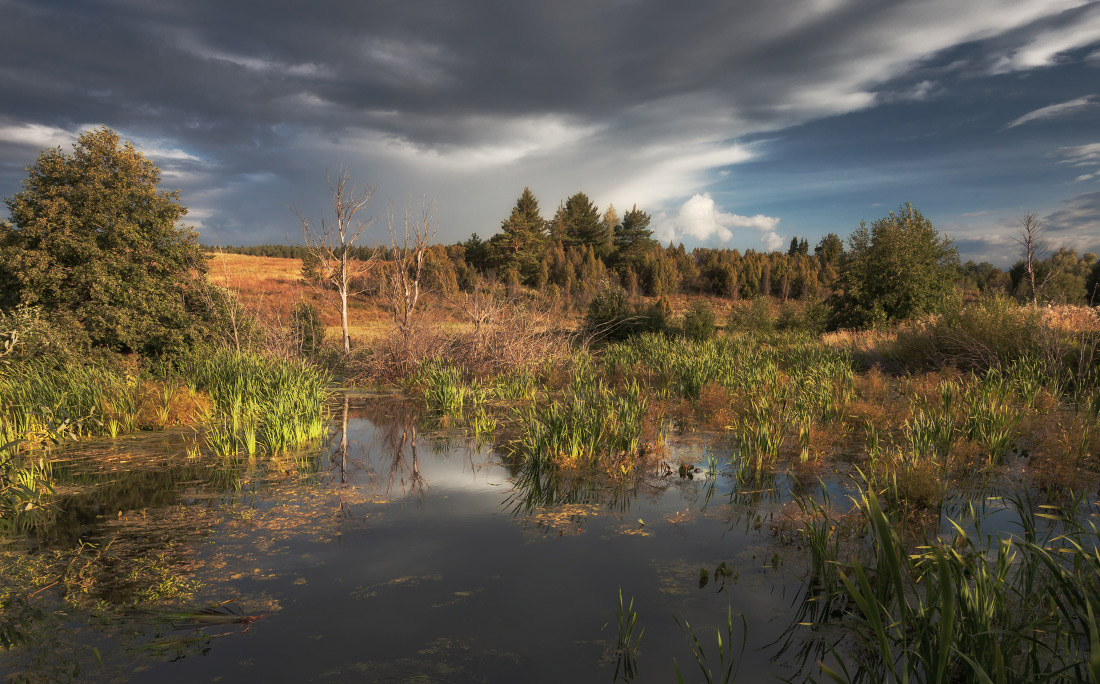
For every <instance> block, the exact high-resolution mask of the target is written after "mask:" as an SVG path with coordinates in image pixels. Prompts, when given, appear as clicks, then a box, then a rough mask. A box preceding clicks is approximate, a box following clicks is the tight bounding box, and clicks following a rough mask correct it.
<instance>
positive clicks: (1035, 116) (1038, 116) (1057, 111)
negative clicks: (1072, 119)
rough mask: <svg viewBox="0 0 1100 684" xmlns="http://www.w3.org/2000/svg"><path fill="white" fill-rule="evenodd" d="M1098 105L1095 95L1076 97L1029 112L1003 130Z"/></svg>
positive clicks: (1099, 102) (1077, 112)
mask: <svg viewBox="0 0 1100 684" xmlns="http://www.w3.org/2000/svg"><path fill="white" fill-rule="evenodd" d="M1098 105H1100V101H1098V100H1097V97H1096V95H1086V96H1084V97H1078V98H1075V99H1073V100H1068V101H1066V102H1059V103H1057V104H1052V105H1047V106H1046V107H1040V108H1039V109H1036V110H1034V111H1030V112H1028V113H1027V114H1024V115H1023V116H1021V117H1020V118H1018V119H1015V120H1013V121H1012V122H1010V123H1009V124H1007V125H1006V126H1005V129H1006V130H1007V129H1009V128H1016V127H1017V126H1022V125H1023V124H1026V123H1030V122H1032V121H1041V120H1043V119H1055V118H1058V117H1062V116H1070V115H1072V114H1079V113H1080V112H1083V111H1085V110H1088V109H1093V108H1095V107H1096V106H1098Z"/></svg>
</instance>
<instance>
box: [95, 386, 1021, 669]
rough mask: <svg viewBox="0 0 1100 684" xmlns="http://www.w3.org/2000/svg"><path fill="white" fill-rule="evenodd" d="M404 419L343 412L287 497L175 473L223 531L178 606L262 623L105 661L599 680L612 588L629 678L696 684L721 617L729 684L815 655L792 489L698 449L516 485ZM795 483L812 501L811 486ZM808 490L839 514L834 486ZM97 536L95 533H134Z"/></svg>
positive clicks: (474, 454)
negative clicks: (163, 653) (738, 652)
mask: <svg viewBox="0 0 1100 684" xmlns="http://www.w3.org/2000/svg"><path fill="white" fill-rule="evenodd" d="M418 418H419V417H418V416H417V413H416V411H415V409H413V408H411V407H408V406H404V405H401V404H395V403H392V402H391V403H389V404H382V403H380V402H378V403H374V402H365V403H364V402H356V403H353V404H352V405H351V406H350V407H349V419H348V421H347V438H348V439H347V444H348V449H347V451H346V453H344V452H343V451H342V450H341V449H340V445H341V444H342V443H343V442H342V432H341V428H342V422H343V421H342V406H338V407H337V408H336V424H337V432H336V435H335V438H334V439H333V440H332V441H331V442H330V443H329V445H328V446H326V448H325V450H324V452H323V453H322V455H321V466H320V470H321V473H320V478H314V479H319V480H320V485H318V486H309V485H297V484H294V481H293V480H292V479H288V480H286V482H284V483H282V484H276V485H265V486H258V487H253V488H252V489H250V490H249V491H248V493H247V496H244V495H237V496H235V497H227V498H223V499H218V498H214V499H210V498H205V499H204V498H202V497H197V496H194V492H195V485H194V482H193V478H192V474H191V473H190V471H188V472H187V473H185V474H184V475H182V476H181V478H180V479H181V482H182V483H181V484H180V486H179V489H180V490H181V491H186V492H187V495H186V496H181V497H180V499H179V500H178V501H177V503H182V504H184V508H185V510H190V511H191V513H190V515H191V517H193V518H194V520H195V521H196V522H195V524H196V525H197V526H200V527H201V525H202V524H205V523H200V522H199V521H200V513H203V514H205V515H211V514H212V513H217V514H220V515H221V516H222V517H221V518H220V519H217V520H215V521H214V522H212V523H210V525H212V527H211V529H210V530H209V533H208V534H207V533H206V532H205V531H204V532H203V534H202V535H200V536H199V537H197V539H198V540H199V541H197V542H195V547H194V548H193V549H191V551H190V552H191V553H192V554H193V556H194V561H195V566H196V567H197V568H198V570H197V571H196V576H197V577H200V578H202V579H204V580H205V581H207V590H206V591H205V593H203V594H201V595H200V597H199V598H198V599H197V600H200V601H205V602H215V601H223V600H229V599H236V600H238V601H239V602H240V603H241V604H242V605H245V606H248V605H262V604H265V602H266V603H269V604H270V605H272V606H277V608H272V609H271V610H270V611H266V610H265V609H255V610H254V612H269V613H270V614H268V615H266V616H265V617H264V618H262V619H260V620H258V621H256V622H255V623H254V624H253V625H252V626H251V628H250V629H249V630H248V631H247V632H246V633H227V634H226V635H225V636H224V637H216V638H213V639H211V640H210V641H209V643H207V644H205V647H204V648H205V650H206V652H205V654H204V655H199V651H200V650H202V649H192V650H190V651H186V650H185V653H184V654H185V655H186V657H183V658H182V659H180V660H177V661H176V662H171V663H169V662H165V660H166V659H150V658H148V657H139V658H137V659H135V660H133V661H129V660H126V658H128V657H129V656H119V655H118V654H117V653H116V654H114V655H108V661H109V663H112V664H114V665H115V666H118V665H120V664H122V665H123V666H124V669H125V670H127V671H129V672H130V674H129V678H130V681H139V682H143V681H149V682H201V681H252V680H254V679H255V680H259V679H267V680H272V681H293V682H298V681H318V682H344V681H348V682H358V681H439V682H476V681H491V682H497V681H506V682H513V681H524V682H562V681H585V682H587V681H607V680H609V679H611V678H612V675H613V673H614V672H615V654H614V645H615V639H616V624H615V621H616V609H617V606H618V596H619V591H620V589H621V590H622V593H623V595H624V598H625V599H626V601H627V602H629V601H630V599H631V598H632V597H633V599H634V607H635V609H636V610H637V611H638V613H639V630H640V629H641V628H644V629H645V635H644V637H643V639H642V641H641V646H640V650H639V655H638V661H637V668H638V669H637V671H638V677H637V678H636V679H635V680H634V681H638V682H668V681H674V680H675V675H674V671H673V660H674V659H675V660H676V661H677V662H678V663H679V664H680V667H681V669H682V670H683V672H684V674H685V676H686V677H687V679H688V681H694V680H695V679H697V678H696V677H695V674H696V672H697V670H696V665H695V662H694V658H693V656H692V653H691V650H690V648H689V647H688V644H687V641H686V638H685V637H686V632H685V630H684V629H683V627H682V626H681V625H680V624H678V623H677V621H676V619H677V618H678V619H679V620H680V621H681V622H682V621H684V620H686V621H687V622H689V623H690V624H691V625H692V626H693V627H694V628H695V630H696V633H697V634H698V636H699V639H700V641H701V642H702V643H703V644H704V647H705V648H706V650H707V652H708V653H710V654H711V655H712V656H713V655H716V648H717V642H716V638H715V629H716V628H717V627H719V626H723V627H724V623H725V619H726V612H727V607H730V608H732V610H733V612H734V615H735V616H738V614H739V613H744V614H745V615H746V617H747V619H748V625H749V628H748V634H747V642H748V643H747V648H746V652H745V655H744V659H743V664H742V671H741V677H740V678H739V680H738V681H748V682H753V681H774V676H775V675H783V676H792V675H794V674H795V673H796V672H797V670H798V668H799V666H800V665H801V663H802V662H803V660H804V659H808V661H809V662H810V663H813V662H815V661H816V660H817V659H818V658H820V653H817V652H815V651H813V650H812V649H811V650H808V651H805V650H802V646H803V645H804V642H803V641H802V640H800V638H799V637H801V636H807V637H809V636H810V635H809V634H808V633H807V630H806V628H803V627H799V626H798V625H797V622H799V621H800V620H801V619H802V617H804V615H803V614H800V613H799V608H800V606H801V605H802V598H803V595H804V591H803V584H802V580H801V578H802V577H803V576H804V574H805V569H806V560H805V556H804V555H803V553H802V551H801V550H800V549H799V548H797V547H796V546H794V545H786V544H783V543H780V542H779V541H777V539H776V535H775V534H774V533H773V530H775V529H776V528H780V529H783V527H784V525H786V526H788V529H789V527H790V525H791V524H792V523H791V521H790V520H789V518H788V517H787V516H789V515H790V498H789V494H788V490H789V489H790V488H791V487H793V486H795V480H794V479H793V476H791V475H780V476H779V477H776V478H771V479H768V480H765V481H762V482H749V483H745V484H743V485H741V486H738V485H737V482H736V479H735V478H734V477H733V475H731V469H730V468H729V464H728V463H727V456H728V454H725V455H723V452H722V451H721V449H719V448H718V447H717V446H714V445H709V446H706V447H704V446H701V444H702V445H707V441H706V440H703V441H702V442H700V441H698V440H697V441H696V442H695V443H694V444H691V445H687V446H684V447H683V448H682V449H681V450H680V451H677V448H674V449H673V450H672V451H671V452H670V453H668V454H665V455H664V456H663V457H662V458H661V459H659V460H660V461H663V463H658V464H655V465H654V466H653V467H652V468H651V469H649V471H647V472H646V473H644V474H643V476H641V477H639V478H638V479H637V480H636V481H631V482H627V483H621V482H620V483H617V484H615V483H610V482H602V481H600V480H599V479H598V478H597V479H593V478H581V477H576V478H564V479H563V478H557V477H552V476H551V475H550V474H546V473H542V474H537V476H532V475H531V474H530V473H529V472H527V473H521V472H519V471H518V470H517V469H516V468H511V467H508V466H506V465H504V464H502V463H501V461H500V459H499V457H498V456H497V455H496V454H494V453H493V452H492V451H491V450H490V449H489V448H487V447H482V448H477V447H468V446H467V445H466V444H464V443H463V442H462V440H460V439H457V438H451V439H449V441H448V438H447V437H446V436H441V434H440V433H439V432H438V431H437V432H425V431H423V430H422V429H418V422H417V421H418ZM710 447H713V449H712V448H710ZM711 455H716V456H717V457H718V465H719V473H720V474H719V475H718V476H717V478H716V479H711V478H710V477H708V475H707V472H706V468H707V464H706V461H707V458H708V457H709V456H711ZM680 456H683V457H684V458H685V460H687V461H689V462H691V463H693V464H696V465H698V466H699V468H698V469H695V470H693V472H692V477H691V478H690V479H689V478H683V477H680V475H679V474H678V472H677V471H678V468H677V467H675V466H677V464H678V463H679V460H680V458H679V457H680ZM283 467H284V466H272V467H271V468H270V470H271V472H272V473H274V474H275V475H279V474H280V473H281V472H282V470H281V469H282V468H283ZM803 479H804V482H803V483H802V485H803V486H804V487H805V488H806V489H807V490H808V491H811V492H813V491H818V490H819V488H820V486H821V484H820V481H819V480H818V479H817V477H816V476H814V477H809V478H803ZM826 479H827V480H828V482H829V489H830V492H831V495H832V498H833V500H834V502H845V503H846V502H847V495H848V493H850V492H851V489H850V487H846V486H842V485H840V484H838V483H839V482H840V481H841V480H839V479H837V478H835V477H833V479H828V478H826ZM341 482H345V483H346V484H341ZM777 492H782V493H783V496H782V497H780V496H778V494H777ZM995 495H996V492H995V491H992V490H991V491H990V492H989V493H988V496H989V497H994V496H995ZM982 498H984V497H979V499H982ZM219 501H221V503H218V502H219ZM129 505H131V506H135V505H136V504H135V503H134V502H130V504H129ZM156 505H164V504H163V503H157V504H156ZM109 507H110V506H107V507H106V508H109ZM219 507H220V508H219ZM988 507H989V510H990V513H991V515H990V519H989V521H988V523H987V526H986V528H984V530H983V531H984V532H987V533H990V532H996V531H1000V530H1004V531H1009V532H1018V530H1017V529H1012V523H1011V522H1010V516H1007V515H1006V514H1005V513H1004V512H1003V509H1004V504H1003V503H1002V502H1001V501H1000V500H998V499H995V498H990V499H989V503H988ZM961 510H962V508H961V507H956V508H954V509H951V508H949V509H948V513H947V514H948V515H951V516H952V517H956V518H958V517H960V516H959V515H958V514H959V513H961ZM152 517H155V513H154V514H152ZM107 518H108V519H107V520H105V521H104V522H101V525H102V526H103V527H104V528H105V529H108V530H110V533H111V534H118V535H126V534H137V532H136V531H130V532H127V528H126V527H124V526H119V527H117V528H112V527H110V526H111V525H114V524H115V521H111V520H109V518H110V516H107ZM101 533H102V534H107V532H103V531H101ZM142 534H149V531H148V530H146V531H144V532H142ZM722 562H725V563H726V564H727V566H728V567H729V568H731V576H730V577H729V578H726V579H725V580H724V581H723V580H721V579H720V578H719V577H718V576H716V574H715V569H716V567H717V566H718V565H719V563H722ZM701 568H705V569H706V570H707V571H708V582H707V583H706V585H705V586H703V587H700V569H701ZM735 620H736V623H735V624H736V625H737V635H738V637H739V636H740V619H739V617H736V618H735ZM169 634H170V632H169ZM791 636H793V637H794V639H793V641H790V640H789V638H790V637H791ZM823 636H824V635H823ZM784 644H789V648H787V649H786V650H782V646H783V645H784ZM100 648H101V649H104V650H106V648H105V646H104V645H100ZM713 666H714V667H717V663H713ZM135 668H136V671H135Z"/></svg>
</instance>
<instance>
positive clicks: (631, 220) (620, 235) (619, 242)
mask: <svg viewBox="0 0 1100 684" xmlns="http://www.w3.org/2000/svg"><path fill="white" fill-rule="evenodd" d="M650 221H651V219H650V217H649V214H647V213H645V212H644V211H641V210H639V209H638V205H637V204H635V205H634V208H633V209H631V210H630V211H628V212H626V215H625V216H623V220H622V223H621V224H620V225H618V226H617V227H616V228H615V235H614V241H613V243H612V246H613V247H614V250H615V263H616V264H617V265H618V267H619V271H620V273H625V272H626V269H628V268H633V269H635V270H637V269H638V268H639V267H640V266H641V264H642V261H644V259H645V255H646V254H648V253H649V252H651V251H653V249H654V248H655V247H659V246H660V243H659V242H657V241H656V240H654V239H653V237H652V236H653V231H652V230H650V229H649V222H650Z"/></svg>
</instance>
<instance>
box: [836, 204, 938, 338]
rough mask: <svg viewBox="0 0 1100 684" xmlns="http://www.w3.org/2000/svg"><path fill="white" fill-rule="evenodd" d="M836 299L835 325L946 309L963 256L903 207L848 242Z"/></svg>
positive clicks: (920, 217)
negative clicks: (849, 247) (848, 245)
mask: <svg viewBox="0 0 1100 684" xmlns="http://www.w3.org/2000/svg"><path fill="white" fill-rule="evenodd" d="M849 243H850V245H851V250H850V251H849V253H848V256H847V258H846V260H845V262H844V266H843V268H842V270H841V273H840V282H839V288H840V289H839V290H838V292H837V294H836V295H834V297H833V317H832V320H831V321H830V326H831V327H834V328H836V327H868V326H877V325H880V324H883V323H887V322H889V321H894V320H903V319H907V318H915V317H917V316H919V315H921V314H925V313H933V312H937V311H942V310H943V309H944V305H945V303H946V302H947V301H948V300H949V299H950V297H951V295H952V294H953V293H954V290H955V279H956V276H957V272H958V262H959V257H958V254H957V253H956V251H955V248H954V246H953V245H952V243H951V239H950V238H948V237H947V236H944V235H940V234H939V232H937V231H936V229H935V228H934V227H932V222H931V221H929V220H928V219H927V218H925V217H924V216H923V215H922V214H921V213H920V211H918V210H917V209H916V208H915V207H914V206H913V205H911V204H906V205H903V206H902V207H901V208H900V210H899V211H898V213H894V212H890V214H889V215H888V216H886V217H884V218H882V219H879V220H878V221H875V222H874V223H873V224H871V228H870V230H868V229H867V226H866V224H861V225H860V226H859V228H857V229H856V230H855V232H853V233H852V236H851V238H849Z"/></svg>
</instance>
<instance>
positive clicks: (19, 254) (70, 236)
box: [0, 128, 210, 354]
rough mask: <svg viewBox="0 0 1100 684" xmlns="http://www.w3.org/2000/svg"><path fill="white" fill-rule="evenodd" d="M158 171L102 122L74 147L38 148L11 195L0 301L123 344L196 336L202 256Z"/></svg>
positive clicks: (185, 340) (201, 316) (205, 317)
mask: <svg viewBox="0 0 1100 684" xmlns="http://www.w3.org/2000/svg"><path fill="white" fill-rule="evenodd" d="M159 181H160V171H159V170H158V169H157V167H156V166H155V165H153V164H152V163H151V162H149V161H148V160H146V159H145V158H144V157H143V156H142V155H141V153H140V152H138V151H137V150H135V149H134V147H133V146H132V145H130V144H129V143H126V144H125V145H120V144H119V137H118V135H116V134H115V133H114V132H112V131H110V130H108V129H105V128H101V129H97V130H94V131H89V132H86V133H84V134H83V135H81V136H80V138H79V140H78V142H77V144H76V146H75V149H74V151H73V154H71V155H68V154H65V153H64V152H62V151H61V149H60V148H57V149H53V150H46V151H44V152H42V154H41V155H40V156H39V158H38V160H37V161H36V162H35V163H34V165H32V166H31V167H30V168H29V175H28V176H27V178H26V179H25V180H24V181H23V190H22V191H21V192H19V193H18V194H16V195H15V196H14V197H12V198H9V199H7V200H5V204H6V205H7V207H8V209H9V211H10V213H11V218H12V224H11V225H10V226H4V227H2V228H0V282H3V283H4V284H5V285H6V286H5V288H4V289H3V292H2V294H0V299H2V301H0V306H8V307H10V306H14V305H16V304H26V305H31V306H39V307H41V308H42V310H43V312H44V313H45V314H46V315H48V316H49V317H50V318H52V319H54V320H56V321H61V322H64V323H65V324H71V325H73V326H75V327H76V329H78V330H80V331H81V332H82V334H83V335H85V336H86V337H87V339H88V340H89V341H90V342H91V343H92V344H93V345H95V346H101V347H107V348H109V349H113V350H117V351H122V352H131V351H136V352H140V353H143V354H159V353H165V352H179V351H180V350H182V349H184V348H186V347H188V346H189V345H190V344H191V343H192V342H194V341H195V340H197V339H200V338H201V337H202V336H203V334H202V328H203V327H204V325H205V323H208V322H209V319H210V316H209V312H208V311H207V310H206V308H205V305H204V299H203V297H202V296H201V291H200V288H201V275H202V274H204V273H205V272H206V259H205V257H204V255H203V253H202V251H201V250H200V248H199V246H198V244H197V243H196V241H195V235H194V233H192V232H191V231H190V230H189V229H181V228H178V227H177V225H176V224H177V222H178V221H179V220H180V219H181V218H182V217H183V215H184V214H185V213H186V209H184V207H183V206H182V205H180V203H179V195H178V193H177V192H163V191H160V190H158V188H157V186H158V183H159ZM196 274H197V275H196Z"/></svg>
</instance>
